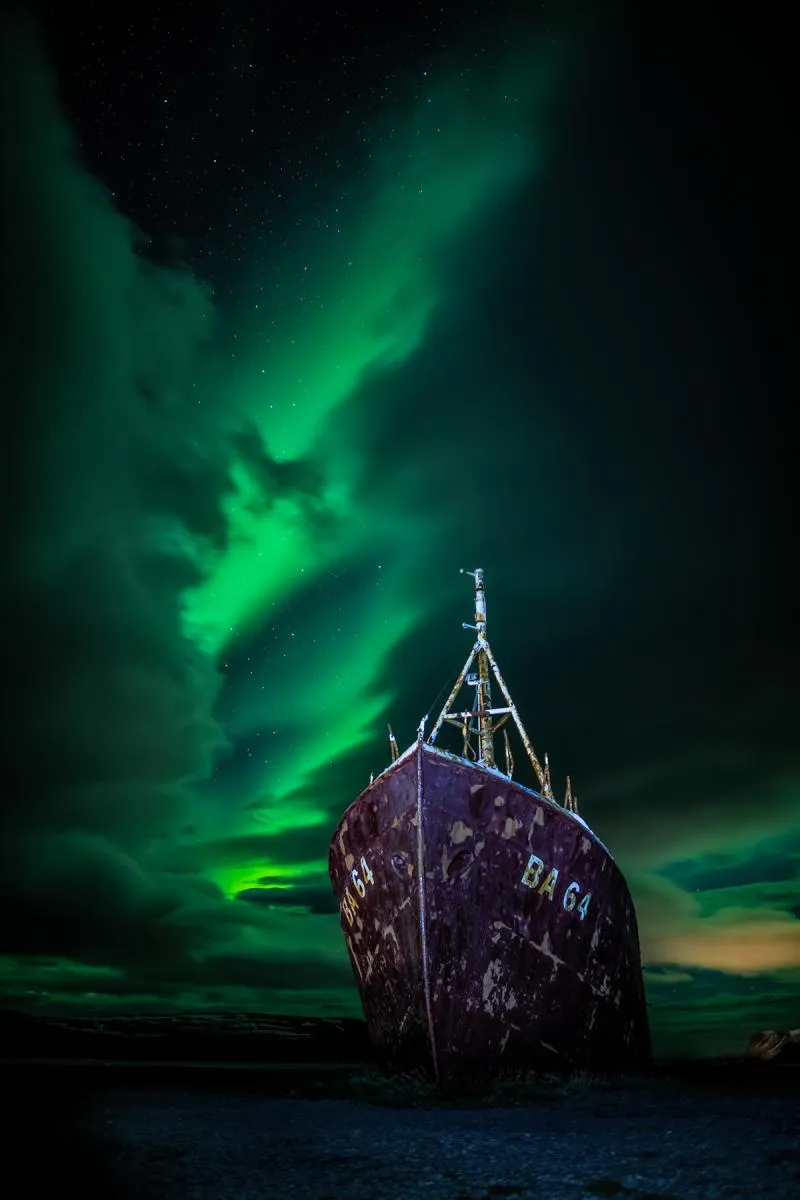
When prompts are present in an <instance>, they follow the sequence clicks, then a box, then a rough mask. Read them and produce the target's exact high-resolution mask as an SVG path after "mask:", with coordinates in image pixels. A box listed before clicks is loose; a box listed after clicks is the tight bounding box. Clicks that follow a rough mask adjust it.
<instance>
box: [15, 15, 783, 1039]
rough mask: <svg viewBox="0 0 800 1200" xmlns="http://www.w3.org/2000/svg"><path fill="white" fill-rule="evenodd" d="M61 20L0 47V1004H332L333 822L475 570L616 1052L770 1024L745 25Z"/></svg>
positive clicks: (778, 286)
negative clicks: (632, 933) (629, 951)
mask: <svg viewBox="0 0 800 1200" xmlns="http://www.w3.org/2000/svg"><path fill="white" fill-rule="evenodd" d="M67 9H68V11H61V12H60V13H59V12H57V11H55V10H50V9H48V8H46V7H43V8H41V9H40V11H39V14H38V17H37V18H36V19H35V20H28V19H26V18H25V17H24V14H23V15H20V13H19V12H17V13H16V15H12V16H4V17H3V26H2V30H1V31H0V91H2V111H3V113H4V116H5V120H4V122H3V123H2V130H0V147H1V149H0V155H1V157H2V163H1V165H0V172H2V181H3V190H2V199H1V200H0V203H1V204H2V221H0V238H2V264H3V305H2V336H3V342H4V345H3V364H4V381H3V382H4V386H3V392H4V397H5V399H6V402H7V403H6V407H5V419H4V431H3V442H4V450H5V451H6V455H5V461H6V469H5V484H6V495H7V500H6V503H5V505H4V506H3V513H4V549H5V554H4V562H3V577H4V586H3V591H2V594H3V622H2V632H3V639H4V642H5V652H4V659H5V661H6V663H7V666H6V668H5V670H4V672H3V684H4V688H3V690H4V696H3V712H4V718H3V720H4V724H5V727H6V729H5V732H6V743H7V748H6V750H5V752H4V767H3V770H4V774H5V776H6V786H5V789H4V790H5V794H6V799H5V801H4V803H3V804H2V806H1V807H0V832H2V843H1V845H2V849H0V912H2V924H1V925H0V930H1V933H0V938H1V939H2V945H1V946H0V949H2V959H0V977H1V978H2V987H1V988H0V1004H2V1005H4V1006H6V1007H15V1008H24V1009H28V1010H31V1011H37V1012H51V1011H56V1012H62V1013H63V1012H69V1013H75V1014H83V1013H85V1012H87V1011H94V1010H106V1011H116V1012H137V1011H174V1010H185V1009H207V1008H208V1009H213V1008H226V1009H247V1010H262V1011H263V1010H266V1011H273V1012H284V1013H308V1014H317V1015H342V1014H348V1015H357V1014H358V1013H359V1012H360V1007H359V1001H358V995H357V992H356V990H355V986H354V983H353V979H352V973H351V969H350V966H349V963H348V961H347V957H346V951H345V945H344V939H343V937H342V936H341V933H340V931H339V925H338V913H337V912H336V907H335V902H334V897H333V895H332V892H331V888H330V884H329V881H328V878H327V850H328V843H329V838H330V834H331V832H332V829H333V827H334V825H335V823H336V821H337V820H338V818H339V816H340V814H341V812H342V811H343V810H344V808H345V807H346V806H347V805H348V804H349V803H350V802H351V801H352V800H353V799H354V798H355V796H356V795H357V793H358V792H359V791H360V790H361V789H362V788H363V787H364V786H365V785H366V783H367V782H368V779H369V775H370V772H371V771H376V772H377V771H379V770H381V769H382V768H383V767H384V766H385V765H386V763H387V760H388V753H389V748H388V741H387V738H386V723H387V721H391V723H392V725H393V727H394V730H395V732H396V734H397V737H398V741H399V742H400V746H401V749H402V748H404V747H405V746H406V745H408V744H409V743H410V742H411V740H412V739H413V737H414V732H415V729H416V726H417V723H418V722H419V720H420V718H421V717H422V716H423V715H424V714H425V713H428V712H430V713H431V714H432V715H435V712H436V711H438V709H437V707H436V701H437V698H438V700H439V704H441V702H442V699H443V696H442V691H443V689H444V690H446V689H447V688H448V687H449V685H450V684H451V683H452V681H453V679H454V678H455V676H456V674H457V673H458V670H459V669H460V667H461V665H462V663H463V661H464V659H465V657H466V655H467V652H468V650H469V647H470V644H471V643H470V635H469V634H468V633H465V632H464V631H463V630H462V629H461V622H462V621H465V620H466V621H469V620H471V619H472V591H471V581H469V580H465V579H464V577H463V576H461V575H459V569H460V568H462V567H464V568H474V567H476V566H481V567H483V568H484V569H485V571H486V578H487V594H488V604H489V636H490V639H491V642H492V645H493V648H494V650H495V653H496V654H497V656H498V659H499V662H500V665H501V668H502V670H503V673H504V675H505V678H506V680H507V682H508V684H509V686H510V688H511V691H512V694H513V696H514V699H515V701H516V703H517V705H518V706H519V708H520V709H521V711H522V715H523V719H524V721H525V723H526V725H527V728H528V731H529V733H530V734H531V737H532V740H533V743H534V746H535V747H536V749H537V752H538V753H539V756H540V757H541V756H542V755H543V753H544V752H545V751H548V752H549V755H550V761H551V764H552V768H553V775H554V783H555V786H556V792H557V795H559V796H560V795H562V794H563V787H564V779H565V775H566V773H567V772H569V773H570V775H571V777H572V780H573V785H574V787H575V789H576V791H577V794H578V799H579V803H580V807H581V811H582V813H583V815H584V817H585V818H586V820H587V821H588V822H589V824H590V825H591V826H592V828H593V829H594V830H595V831H596V832H597V834H598V836H599V837H601V838H602V840H603V841H604V842H605V843H606V844H607V845H608V846H609V847H610V849H611V850H612V852H613V853H614V855H615V856H616V857H617V859H618V862H619V864H620V866H621V868H622V870H623V871H624V873H625V874H626V876H627V878H628V880H629V883H630V886H631V890H632V892H633V895H634V899H635V901H636V905H637V910H638V913H639V920H640V928H641V937H642V950H643V957H644V961H645V965H646V981H647V990H648V997H649V1001H650V1005H651V1007H650V1016H651V1023H652V1027H653V1033H654V1041H655V1047H656V1051H657V1052H659V1053H661V1054H682V1053H698V1054H716V1053H727V1052H731V1051H738V1050H741V1049H743V1047H744V1044H745V1042H746V1039H747V1037H748V1035H749V1034H750V1033H751V1032H753V1031H754V1030H756V1029H760V1028H766V1027H773V1028H787V1027H789V1026H796V1025H798V1024H800V1003H798V993H799V992H800V873H799V872H800V752H799V751H798V735H797V728H798V668H799V667H800V655H798V635H797V623H796V614H797V598H796V595H795V594H793V593H792V590H791V585H790V581H791V579H792V576H793V574H794V563H793V560H794V558H795V557H796V532H795V515H794V514H795V495H794V490H793V489H794V478H793V476H794V463H795V461H796V460H795V450H794V447H793V445H792V437H791V421H790V416H791V410H792V409H793V408H794V406H795V405H796V392H795V391H794V390H792V392H791V397H790V382H789V380H790V378H791V377H792V376H794V375H795V374H796V353H795V352H794V346H795V344H796V326H795V323H794V321H793V320H792V321H791V325H790V311H791V310H790V287H789V274H790V267H789V263H788V255H789V249H790V246H791V245H792V244H793V242H794V240H795V230H794V227H793V224H792V223H791V222H790V212H791V213H792V215H793V214H794V212H795V204H794V200H793V197H791V196H790V194H789V182H788V180H789V178H790V177H791V175H792V172H793V169H794V168H793V162H792V160H793V158H794V157H795V155H796V150H795V140H796V139H795V134H794V132H793V131H791V130H790V129H789V118H788V116H787V111H788V109H789V89H788V82H787V80H788V69H787V68H785V66H784V65H783V64H782V62H781V57H780V56H781V53H783V51H782V49H781V47H782V46H787V47H788V45H789V42H790V39H789V35H788V30H783V31H782V30H781V28H780V26H779V25H776V23H775V21H774V20H771V19H769V14H768V9H769V6H768V5H767V6H762V7H761V8H759V9H758V11H757V12H755V13H751V14H750V15H749V16H748V17H747V20H745V18H744V16H742V17H741V18H737V17H736V16H735V15H733V16H732V15H730V14H727V13H726V15H725V17H724V20H720V19H717V17H716V6H711V5H710V4H709V5H707V6H703V5H700V6H699V7H698V6H694V7H693V8H692V15H691V17H689V16H687V15H686V14H684V15H683V16H682V15H681V14H680V11H679V9H680V6H678V7H677V8H676V7H675V6H672V5H667V4H663V5H662V4H653V5H643V4H634V3H630V4H625V3H622V2H621V0H620V2H618V3H611V4H602V5H601V4H599V3H598V4H595V5H589V4H584V5H578V4H573V5H568V4H561V5H559V4H547V5H538V4H537V5H533V4H531V5H526V6H519V8H518V11H515V9H514V8H513V6H511V5H509V4H503V3H500V2H498V3H497V4H489V3H485V2H484V0H480V2H477V0H476V2H475V3H463V2H456V3H442V4H408V5H403V6H399V5H398V6H383V5H375V6H374V8H373V9H369V10H368V9H360V8H357V7H355V6H352V7H350V6H349V5H348V4H347V3H343V4H341V5H339V6H338V7H334V6H319V5H312V4H310V3H307V0H296V2H294V3H292V4H291V5H275V6H268V5H257V4H253V3H245V0H240V2H239V3H236V2H231V3H219V4H217V5H212V4H203V5H201V4H199V3H190V2H188V0H187V2H183V3H178V2H175V0H171V2H170V3H167V4H164V5H163V6H154V5H151V4H147V3H141V4H140V3H137V4H133V3H120V4H118V5H117V6H116V7H115V9H114V12H113V15H112V14H111V11H110V6H108V5H106V4H99V3H88V2H86V0H83V2H82V3H78V4H76V5H70V6H64V10H67ZM318 9H319V10H320V11H317V10H318ZM687 11H688V10H687ZM321 13H324V15H320V14H321ZM520 14H522V15H520ZM787 19H788V18H787ZM786 53H787V54H788V50H787V51H786ZM791 273H792V276H793V282H794V271H793V270H792V272H791ZM790 347H791V348H792V352H791V366H790ZM516 758H517V762H518V765H519V770H518V774H519V776H520V778H521V779H522V780H523V782H532V778H530V777H528V776H527V775H526V774H525V770H524V766H523V765H522V758H523V756H522V754H521V753H517V755H516Z"/></svg>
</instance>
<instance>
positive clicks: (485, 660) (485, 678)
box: [467, 567, 494, 767]
mask: <svg viewBox="0 0 800 1200" xmlns="http://www.w3.org/2000/svg"><path fill="white" fill-rule="evenodd" d="M467 575H471V576H472V577H473V579H474V580H475V628H476V630H477V632H478V640H477V645H478V647H479V649H478V654H477V658H478V683H477V690H476V704H477V717H478V744H479V746H480V758H479V759H478V762H479V763H482V764H483V766H485V767H493V766H494V722H493V721H492V689H491V682H490V679H489V657H488V655H487V653H486V647H487V642H486V589H485V587H484V584H483V571H482V570H481V568H480V567H478V568H477V569H476V570H474V571H467Z"/></svg>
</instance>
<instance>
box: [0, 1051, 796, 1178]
mask: <svg viewBox="0 0 800 1200" xmlns="http://www.w3.org/2000/svg"><path fill="white" fill-rule="evenodd" d="M4 1076H5V1080H4V1082H5V1083H6V1085H7V1090H6V1095H7V1097H8V1096H11V1097H12V1098H13V1107H12V1112H11V1115H10V1117H9V1118H6V1119H5V1124H4V1127H3V1135H4V1136H3V1142H4V1145H3V1155H4V1165H5V1168H6V1172H9V1171H10V1172H11V1178H12V1179H13V1178H16V1179H17V1180H18V1181H19V1186H20V1187H22V1186H24V1190H25V1194H26V1195H28V1196H39V1195H42V1196H44V1195H52V1194H53V1192H54V1190H55V1189H56V1188H57V1189H58V1192H59V1193H63V1191H64V1190H65V1189H66V1188H69V1187H71V1186H73V1185H74V1186H75V1187H76V1188H80V1194H81V1195H82V1197H83V1200H86V1198H87V1197H90V1196H103V1197H107V1198H108V1200H112V1198H114V1200H116V1198H122V1197H130V1198H133V1197H136V1198H141V1200H151V1198H152V1200H155V1198H163V1200H178V1198H180V1200H195V1198H197V1200H201V1198H202V1200H257V1198H263V1200H266V1198H271V1197H276V1198H277V1197H280V1198H281V1200H294V1198H295V1197H297V1198H298V1200H299V1198H302V1200H372V1198H375V1200H378V1198H380V1200H384V1198H386V1200H392V1198H395V1197H396V1198H397V1200H405V1198H406V1197H408V1198H411V1197H413V1198H414V1200H420V1198H430V1200H444V1198H447V1200H489V1198H490V1197H520V1198H527V1197H530V1198H531V1200H533V1198H534V1197H535V1198H536V1200H542V1198H544V1197H546V1198H548V1200H559V1198H562V1197H563V1198H564V1200H573V1198H574V1200H592V1198H593V1197H610V1196H617V1197H627V1198H629V1200H653V1198H655V1197H660V1198H662V1200H667V1198H670V1197H671V1198H673V1200H696V1198H697V1200H699V1198H701V1197H702V1198H704V1200H705V1198H709V1200H710V1198H712V1197H736V1198H738V1197H743V1198H744V1197H746V1198H747V1200H756V1198H758V1197H770V1198H772V1197H774V1198H776V1200H794V1198H800V1080H798V1077H797V1074H796V1072H792V1073H791V1074H790V1073H789V1072H785V1073H783V1074H782V1075H779V1074H778V1073H773V1075H772V1076H771V1077H770V1078H769V1079H768V1078H767V1077H766V1076H763V1075H762V1076H752V1075H750V1076H748V1077H747V1078H744V1079H743V1078H738V1077H737V1078H734V1077H733V1076H731V1077H727V1076H725V1075H724V1074H722V1075H717V1076H714V1077H713V1078H710V1079H709V1078H703V1077H702V1076H697V1075H695V1076H693V1077H691V1078H687V1077H674V1076H673V1077H667V1078H663V1077H661V1078H657V1079H654V1080H647V1081H641V1080H639V1081H629V1082H617V1083H614V1084H609V1083H600V1082H596V1081H573V1082H569V1083H563V1082H561V1083H559V1082H556V1081H552V1082H549V1083H541V1082H537V1083H536V1084H535V1085H521V1084H519V1085H508V1086H506V1087H503V1088H498V1089H496V1091H495V1093H494V1094H493V1095H492V1096H490V1097H488V1098H484V1099H483V1100H473V1101H467V1100H465V1099H460V1100H459V1099H455V1100H454V1101H450V1102H447V1103H444V1104H443V1103H441V1102H439V1101H437V1100H436V1098H435V1097H434V1096H433V1094H432V1093H431V1092H430V1090H429V1089H428V1088H427V1087H426V1086H425V1085H423V1084H421V1083H417V1082H415V1081H405V1082H403V1081H401V1082H397V1083H388V1084H387V1083H386V1082H385V1081H384V1080H381V1079H380V1078H379V1077H377V1076H376V1075H375V1074H374V1073H372V1072H370V1071H369V1070H367V1069H363V1068H342V1069H340V1070H339V1071H335V1070H328V1071H315V1070H313V1069H312V1070H306V1071H303V1072H296V1073H291V1072H287V1071H285V1070H281V1071H279V1072H263V1071H260V1072H255V1071H238V1072H237V1071H226V1070H225V1069H219V1068H217V1069H214V1070H195V1071H194V1072H193V1071H191V1070H190V1069H187V1068H182V1069H175V1070H169V1069H160V1070H158V1071H155V1070H148V1069H142V1068H139V1069H138V1071H135V1072H129V1071H125V1070H120V1069H115V1068H110V1069H109V1068H106V1069H103V1068H93V1069H91V1070H72V1071H70V1069H69V1068H64V1067H61V1068H58V1069H53V1068H49V1069H48V1068H43V1067H40V1068H32V1067H30V1066H28V1067H26V1068H13V1069H11V1070H10V1071H9V1069H8V1067H7V1066H6V1068H5V1069H4ZM9 1085H10V1086H9ZM6 1178H8V1174H7V1175H6ZM13 1194H17V1193H16V1191H15V1192H14V1193H13Z"/></svg>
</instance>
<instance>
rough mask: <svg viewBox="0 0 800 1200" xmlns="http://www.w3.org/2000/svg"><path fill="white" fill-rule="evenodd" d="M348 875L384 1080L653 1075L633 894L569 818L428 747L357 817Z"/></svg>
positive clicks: (356, 811) (351, 812)
mask: <svg viewBox="0 0 800 1200" xmlns="http://www.w3.org/2000/svg"><path fill="white" fill-rule="evenodd" d="M420 864H421V869H420ZM539 864H541V867H540V866H539ZM526 870H527V874H526ZM330 875H331V881H332V883H333V887H334V891H335V893H336V896H337V898H338V900H339V903H340V907H341V913H342V928H343V930H344V935H345V939H346V941H347V946H348V950H349V953H350V959H351V962H352V965H353V971H354V974H355V977H356V982H357V984H358V987H359V991H360V994H361V1000H362V1004H363V1008H364V1014H365V1017H366V1021H367V1026H368V1028H369V1032H370V1037H371V1039H372V1043H373V1046H374V1048H375V1051H376V1054H377V1056H378V1059H379V1061H380V1062H381V1064H382V1065H383V1066H385V1067H387V1068H389V1069H401V1070H409V1069H411V1068H412V1067H416V1068H422V1069H424V1070H425V1071H426V1072H427V1073H429V1074H430V1075H432V1076H434V1077H436V1078H438V1080H439V1082H440V1083H442V1084H447V1083H453V1082H459V1081H461V1080H467V1079H468V1080H484V1079H488V1078H491V1077H492V1076H493V1075H496V1074H497V1073H498V1072H499V1071H501V1070H515V1069H531V1068H537V1067H540V1068H543V1069H550V1070H560V1069H568V1070H577V1069H587V1070H604V1069H610V1068H613V1069H626V1070H630V1069H637V1068H641V1067H645V1066H647V1065H648V1064H649V1062H650V1055H651V1051H650V1037H649V1031H648V1025H647V1010H646V1004H645V995H644V985H643V981H642V971H641V962H640V954H639V937H638V930H637V924H636V915H635V912H634V908H633V902H632V900H631V897H630V893H629V891H628V887H627V884H626V883H625V880H624V878H623V876H622V874H621V872H620V870H619V868H618V867H617V865H616V863H615V862H614V860H613V859H612V857H611V855H610V854H609V852H608V851H607V850H606V849H605V847H604V846H602V844H601V843H600V842H599V841H598V840H597V839H596V838H595V837H594V836H593V835H592V834H591V832H590V831H589V830H587V828H586V826H585V825H584V824H582V823H581V822H580V821H578V820H577V819H575V818H573V817H572V816H570V814H568V813H567V812H566V811H565V810H564V809H562V808H561V807H560V806H558V805H556V804H554V803H553V802H552V801H548V800H546V799H544V798H542V797H541V796H539V795H537V794H536V793H535V792H532V791H530V790H528V789H526V788H524V787H522V786H520V785H519V784H517V783H514V782H512V781H510V780H508V779H506V778H505V777H504V776H502V775H500V774H499V773H496V772H490V771H486V770H483V769H482V768H480V767H477V766H474V765H472V764H470V763H468V762H466V761H464V760H462V759H458V758H455V757H454V756H452V755H449V754H447V753H445V752H443V751H440V750H437V749H435V748H433V747H431V746H427V745H424V744H422V743H420V744H419V745H418V746H417V747H416V748H415V749H414V751H413V752H411V753H409V754H406V755H403V757H402V758H401V759H400V760H398V762H397V763H396V764H394V765H393V766H392V767H391V768H389V769H388V770H387V771H385V772H384V773H383V774H382V775H380V776H378V778H377V779H376V780H375V781H374V782H373V783H372V784H370V786H369V787H368V788H367V789H366V790H365V791H364V792H363V793H362V794H361V795H360V796H359V797H358V799H357V800H356V801H355V802H354V804H352V805H351V806H350V808H348V810H347V811H346V813H345V814H344V816H343V817H342V819H341V821H340V822H339V825H338V826H337V828H336V831H335V833H334V836H333V840H332V843H331V849H330ZM523 878H525V879H526V881H527V882H523ZM587 897H588V899H587Z"/></svg>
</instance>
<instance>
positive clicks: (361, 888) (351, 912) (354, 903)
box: [339, 856, 375, 925]
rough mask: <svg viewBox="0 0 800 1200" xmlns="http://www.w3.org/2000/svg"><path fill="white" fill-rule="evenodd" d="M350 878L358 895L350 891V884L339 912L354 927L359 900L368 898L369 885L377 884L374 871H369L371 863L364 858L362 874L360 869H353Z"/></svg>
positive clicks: (345, 891) (362, 860)
mask: <svg viewBox="0 0 800 1200" xmlns="http://www.w3.org/2000/svg"><path fill="white" fill-rule="evenodd" d="M350 861H351V862H352V861H353V860H352V859H351V860H350ZM350 878H351V880H352V881H353V887H354V888H355V890H356V894H355V896H354V895H353V893H352V892H351V891H350V885H349V884H348V885H347V887H346V888H345V889H344V896H343V897H342V902H341V904H340V905H339V910H340V912H341V913H342V915H343V916H345V917H346V918H347V924H348V925H352V924H353V922H354V921H355V919H356V916H357V914H358V902H359V900H363V898H364V896H366V894H367V884H373V883H374V882H375V877H374V876H373V874H372V871H370V869H369V863H368V862H367V860H366V859H365V858H364V857H363V856H362V859H361V871H360V873H359V870H358V867H353V869H352V871H351V872H350ZM365 880H366V882H365Z"/></svg>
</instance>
